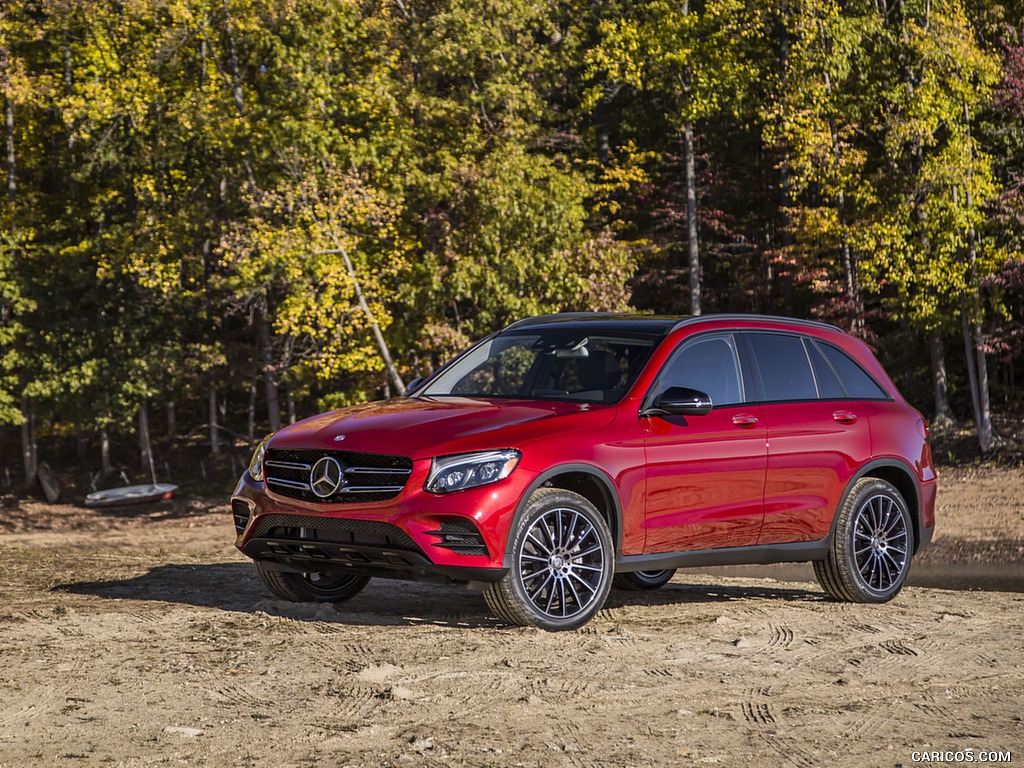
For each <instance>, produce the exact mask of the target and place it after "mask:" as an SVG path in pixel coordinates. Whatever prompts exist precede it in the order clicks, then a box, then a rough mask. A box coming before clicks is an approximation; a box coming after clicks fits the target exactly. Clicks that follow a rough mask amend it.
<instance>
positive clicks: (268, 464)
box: [263, 461, 313, 472]
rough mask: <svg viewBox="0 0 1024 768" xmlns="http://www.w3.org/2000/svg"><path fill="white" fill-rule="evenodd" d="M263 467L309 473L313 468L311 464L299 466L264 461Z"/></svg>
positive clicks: (290, 463) (294, 463)
mask: <svg viewBox="0 0 1024 768" xmlns="http://www.w3.org/2000/svg"><path fill="white" fill-rule="evenodd" d="M263 466H265V467H279V468H281V469H295V470H303V471H305V472H309V471H310V470H311V469H312V468H313V466H312V465H311V464H299V463H297V462H293V461H265V462H263Z"/></svg>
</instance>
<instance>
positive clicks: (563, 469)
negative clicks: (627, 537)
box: [502, 464, 622, 568]
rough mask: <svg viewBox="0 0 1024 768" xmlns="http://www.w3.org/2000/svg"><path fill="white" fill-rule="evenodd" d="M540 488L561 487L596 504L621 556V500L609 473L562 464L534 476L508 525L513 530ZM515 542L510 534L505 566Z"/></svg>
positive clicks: (586, 467)
mask: <svg viewBox="0 0 1024 768" xmlns="http://www.w3.org/2000/svg"><path fill="white" fill-rule="evenodd" d="M539 488H560V489H562V490H565V491H571V492H573V493H578V494H579V495H580V496H582V497H583V498H585V499H586V500H587V501H589V502H590V503H591V504H593V505H594V506H595V507H596V508H597V511H598V512H600V513H601V515H602V516H603V517H604V518H605V521H606V522H607V523H608V528H609V530H610V532H611V535H612V543H613V544H614V545H615V549H614V551H615V554H616V559H617V558H618V553H619V552H620V551H621V549H622V503H621V501H620V500H619V494H618V492H617V491H616V490H615V484H614V482H613V481H612V479H611V478H610V477H608V475H607V474H605V473H604V472H603V471H602V470H601V469H599V468H598V467H595V466H594V465H592V464H562V465H560V466H557V467H552V468H551V469H548V470H547V471H545V472H543V473H541V474H540V475H538V476H537V477H536V478H534V480H533V482H532V483H530V485H529V487H527V489H526V491H525V492H524V493H523V495H522V497H520V499H519V504H518V505H517V506H516V513H515V516H514V517H513V518H512V525H511V526H510V528H509V531H510V532H511V531H517V530H519V522H520V520H522V517H523V514H524V513H525V512H526V506H527V504H528V503H529V501H530V497H531V496H533V493H534V491H536V490H537V489H539ZM514 543H515V542H514V536H513V535H511V533H510V534H509V537H508V540H507V541H506V543H505V555H504V558H503V563H502V564H503V565H504V566H505V567H506V568H509V567H511V563H512V545H513V544H514Z"/></svg>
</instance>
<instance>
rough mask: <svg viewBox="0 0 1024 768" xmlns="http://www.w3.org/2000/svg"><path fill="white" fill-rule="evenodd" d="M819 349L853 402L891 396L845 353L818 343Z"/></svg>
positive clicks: (886, 398) (884, 398)
mask: <svg viewBox="0 0 1024 768" xmlns="http://www.w3.org/2000/svg"><path fill="white" fill-rule="evenodd" d="M817 346H818V349H820V350H821V351H822V353H823V354H824V355H825V357H826V359H827V360H828V362H829V364H830V365H831V366H832V369H833V370H834V371H835V372H836V375H837V376H838V377H839V381H840V382H842V384H843V389H845V390H846V395H847V397H850V398H852V399H853V400H888V399H889V394H888V393H887V392H886V391H885V390H884V389H882V387H881V386H880V385H879V384H878V382H876V381H875V380H874V379H873V378H871V375H870V374H869V373H868V372H867V371H865V370H864V369H863V368H861V367H860V365H859V364H858V363H856V362H854V361H853V360H852V359H851V358H850V357H849V356H848V355H847V354H846V353H845V352H842V351H840V350H838V349H836V348H835V347H833V346H832V345H831V344H825V343H824V342H820V341H819V342H817Z"/></svg>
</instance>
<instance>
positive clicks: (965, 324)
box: [960, 293, 981, 444]
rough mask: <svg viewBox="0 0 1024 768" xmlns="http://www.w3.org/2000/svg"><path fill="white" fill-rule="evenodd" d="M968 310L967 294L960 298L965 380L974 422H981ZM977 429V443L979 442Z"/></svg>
mask: <svg viewBox="0 0 1024 768" xmlns="http://www.w3.org/2000/svg"><path fill="white" fill-rule="evenodd" d="M969 312H970V310H969V309H968V303H967V294H966V293H965V294H964V295H963V296H961V298H960V330H961V331H962V333H963V337H964V355H965V357H966V358H967V381H968V383H969V384H970V388H971V406H972V409H973V411H974V423H975V424H976V425H980V424H981V402H980V400H979V398H978V374H977V369H976V368H975V365H976V363H977V358H976V356H975V354H974V344H973V342H972V341H971V328H970V325H971V324H970V321H969V320H968V319H967V316H968V314H969ZM980 434H981V433H980V429H979V444H980Z"/></svg>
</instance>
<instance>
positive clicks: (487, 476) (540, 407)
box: [231, 314, 935, 630]
mask: <svg viewBox="0 0 1024 768" xmlns="http://www.w3.org/2000/svg"><path fill="white" fill-rule="evenodd" d="M934 506H935V472H934V467H933V465H932V460H931V453H930V451H929V447H928V432H927V429H926V427H925V423H924V420H923V419H922V418H921V415H920V414H919V413H918V412H917V411H915V410H914V409H913V408H912V407H911V406H910V405H908V404H907V402H906V401H905V400H904V399H903V397H902V396H901V395H900V393H899V391H898V390H897V389H896V387H895V386H894V385H893V383H892V381H891V380H890V379H889V377H888V376H887V375H886V373H885V371H884V370H883V369H882V367H881V365H879V363H878V361H877V360H876V359H875V357H874V356H873V355H872V354H871V352H870V350H869V349H868V348H867V347H866V346H865V345H864V344H863V343H862V342H860V341H858V340H857V339H854V338H852V337H851V336H848V335H846V334H845V333H843V332H842V331H840V330H839V329H837V328H834V327H832V326H829V325H824V324H821V323H814V322H805V321H797V320H789V319H783V318H775V317H761V316H751V315H707V316H703V317H688V318H683V319H680V318H665V317H652V316H629V315H615V314H559V315H548V316H544V317H535V318H530V319H527V320H522V321H520V322H517V323H514V324H512V325H510V326H509V327H507V328H505V329H504V330H502V331H500V332H498V333H495V334H493V335H492V336H489V337H487V338H486V339H484V340H483V341H481V342H479V343H478V344H476V345H474V346H473V347H471V348H470V349H468V350H467V351H465V352H463V353H462V354H461V355H460V356H459V357H457V358H455V359H454V360H452V361H451V362H450V363H448V364H447V365H445V366H444V367H443V368H441V369H439V370H438V371H436V372H435V373H433V374H432V375H431V376H429V377H427V378H426V379H425V380H421V381H417V382H415V383H414V384H413V385H412V386H411V387H410V389H409V391H408V392H407V393H406V395H405V396H404V397H400V398H394V399H391V400H387V401H383V402H376V403H367V404H365V405H359V406H355V407H351V408H343V409H341V410H337V411H332V412H329V413H323V414H320V415H319V416H314V417H312V418H309V419H306V420H304V421H301V422H299V423H297V424H294V425H292V426H290V427H287V428H286V429H283V430H281V431H280V432H278V433H277V434H276V435H274V436H272V437H270V438H269V439H268V440H265V441H264V442H263V443H262V444H261V445H260V446H259V448H258V449H257V451H256V453H255V455H254V456H253V459H252V463H251V465H250V467H249V469H248V471H247V472H245V473H244V474H243V476H242V478H241V480H240V481H239V483H238V487H237V488H236V489H235V492H234V495H233V497H232V501H231V507H232V512H233V514H234V521H235V528H236V529H237V534H238V539H237V542H236V544H237V546H238V548H239V549H240V550H241V551H242V552H243V553H245V554H246V555H248V556H249V557H251V558H252V559H253V560H255V562H256V568H257V571H258V572H259V575H260V578H261V579H262V581H263V582H264V584H265V585H266V586H267V587H268V588H269V589H270V590H271V591H272V592H274V593H275V594H276V595H278V596H279V597H281V598H284V599H287V600H297V601H332V602H340V601H343V600H347V599H349V598H351V597H352V596H354V595H355V594H356V593H358V592H359V591H360V590H361V589H362V588H363V587H364V586H365V585H366V583H367V582H368V581H369V579H370V577H372V576H381V577H390V578H400V579H416V580H440V581H442V582H447V583H453V582H455V583H463V584H469V585H472V586H476V587H478V588H482V589H483V591H484V596H485V598H486V599H487V602H488V604H489V605H490V607H491V608H492V609H493V610H494V611H495V613H497V615H498V616H499V617H500V618H501V619H503V620H505V621H508V622H510V623H512V624H521V625H535V626H538V627H543V628H544V629H549V630H558V629H572V628H574V627H578V626H580V625H582V624H583V623H585V622H586V621H588V620H589V619H590V618H591V617H592V616H593V615H594V614H595V613H596V612H597V611H598V610H599V609H600V608H601V606H602V605H603V604H604V602H605V599H606V597H607V595H608V592H609V590H610V589H611V588H612V587H613V585H614V586H617V587H619V588H623V589H656V588H658V587H660V586H662V585H663V584H665V583H666V582H668V581H669V579H671V578H672V576H673V574H674V573H675V569H676V568H679V567H685V566H707V565H721V564H737V563H775V562H802V561H810V562H813V563H814V571H815V574H816V575H817V578H818V581H819V582H820V583H821V586H822V587H823V588H824V590H825V591H826V592H827V593H828V594H829V595H831V596H832V597H833V598H835V599H837V600H846V601H853V602H884V601H887V600H889V599H891V598H892V597H894V596H895V595H896V594H897V593H898V592H899V591H900V589H901V588H902V586H903V583H904V581H905V580H906V577H907V572H908V570H909V568H910V562H911V558H912V556H913V555H914V553H916V552H917V551H918V550H920V549H921V548H922V547H924V546H925V545H926V544H927V543H928V542H929V541H930V539H931V536H932V531H933V530H934Z"/></svg>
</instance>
